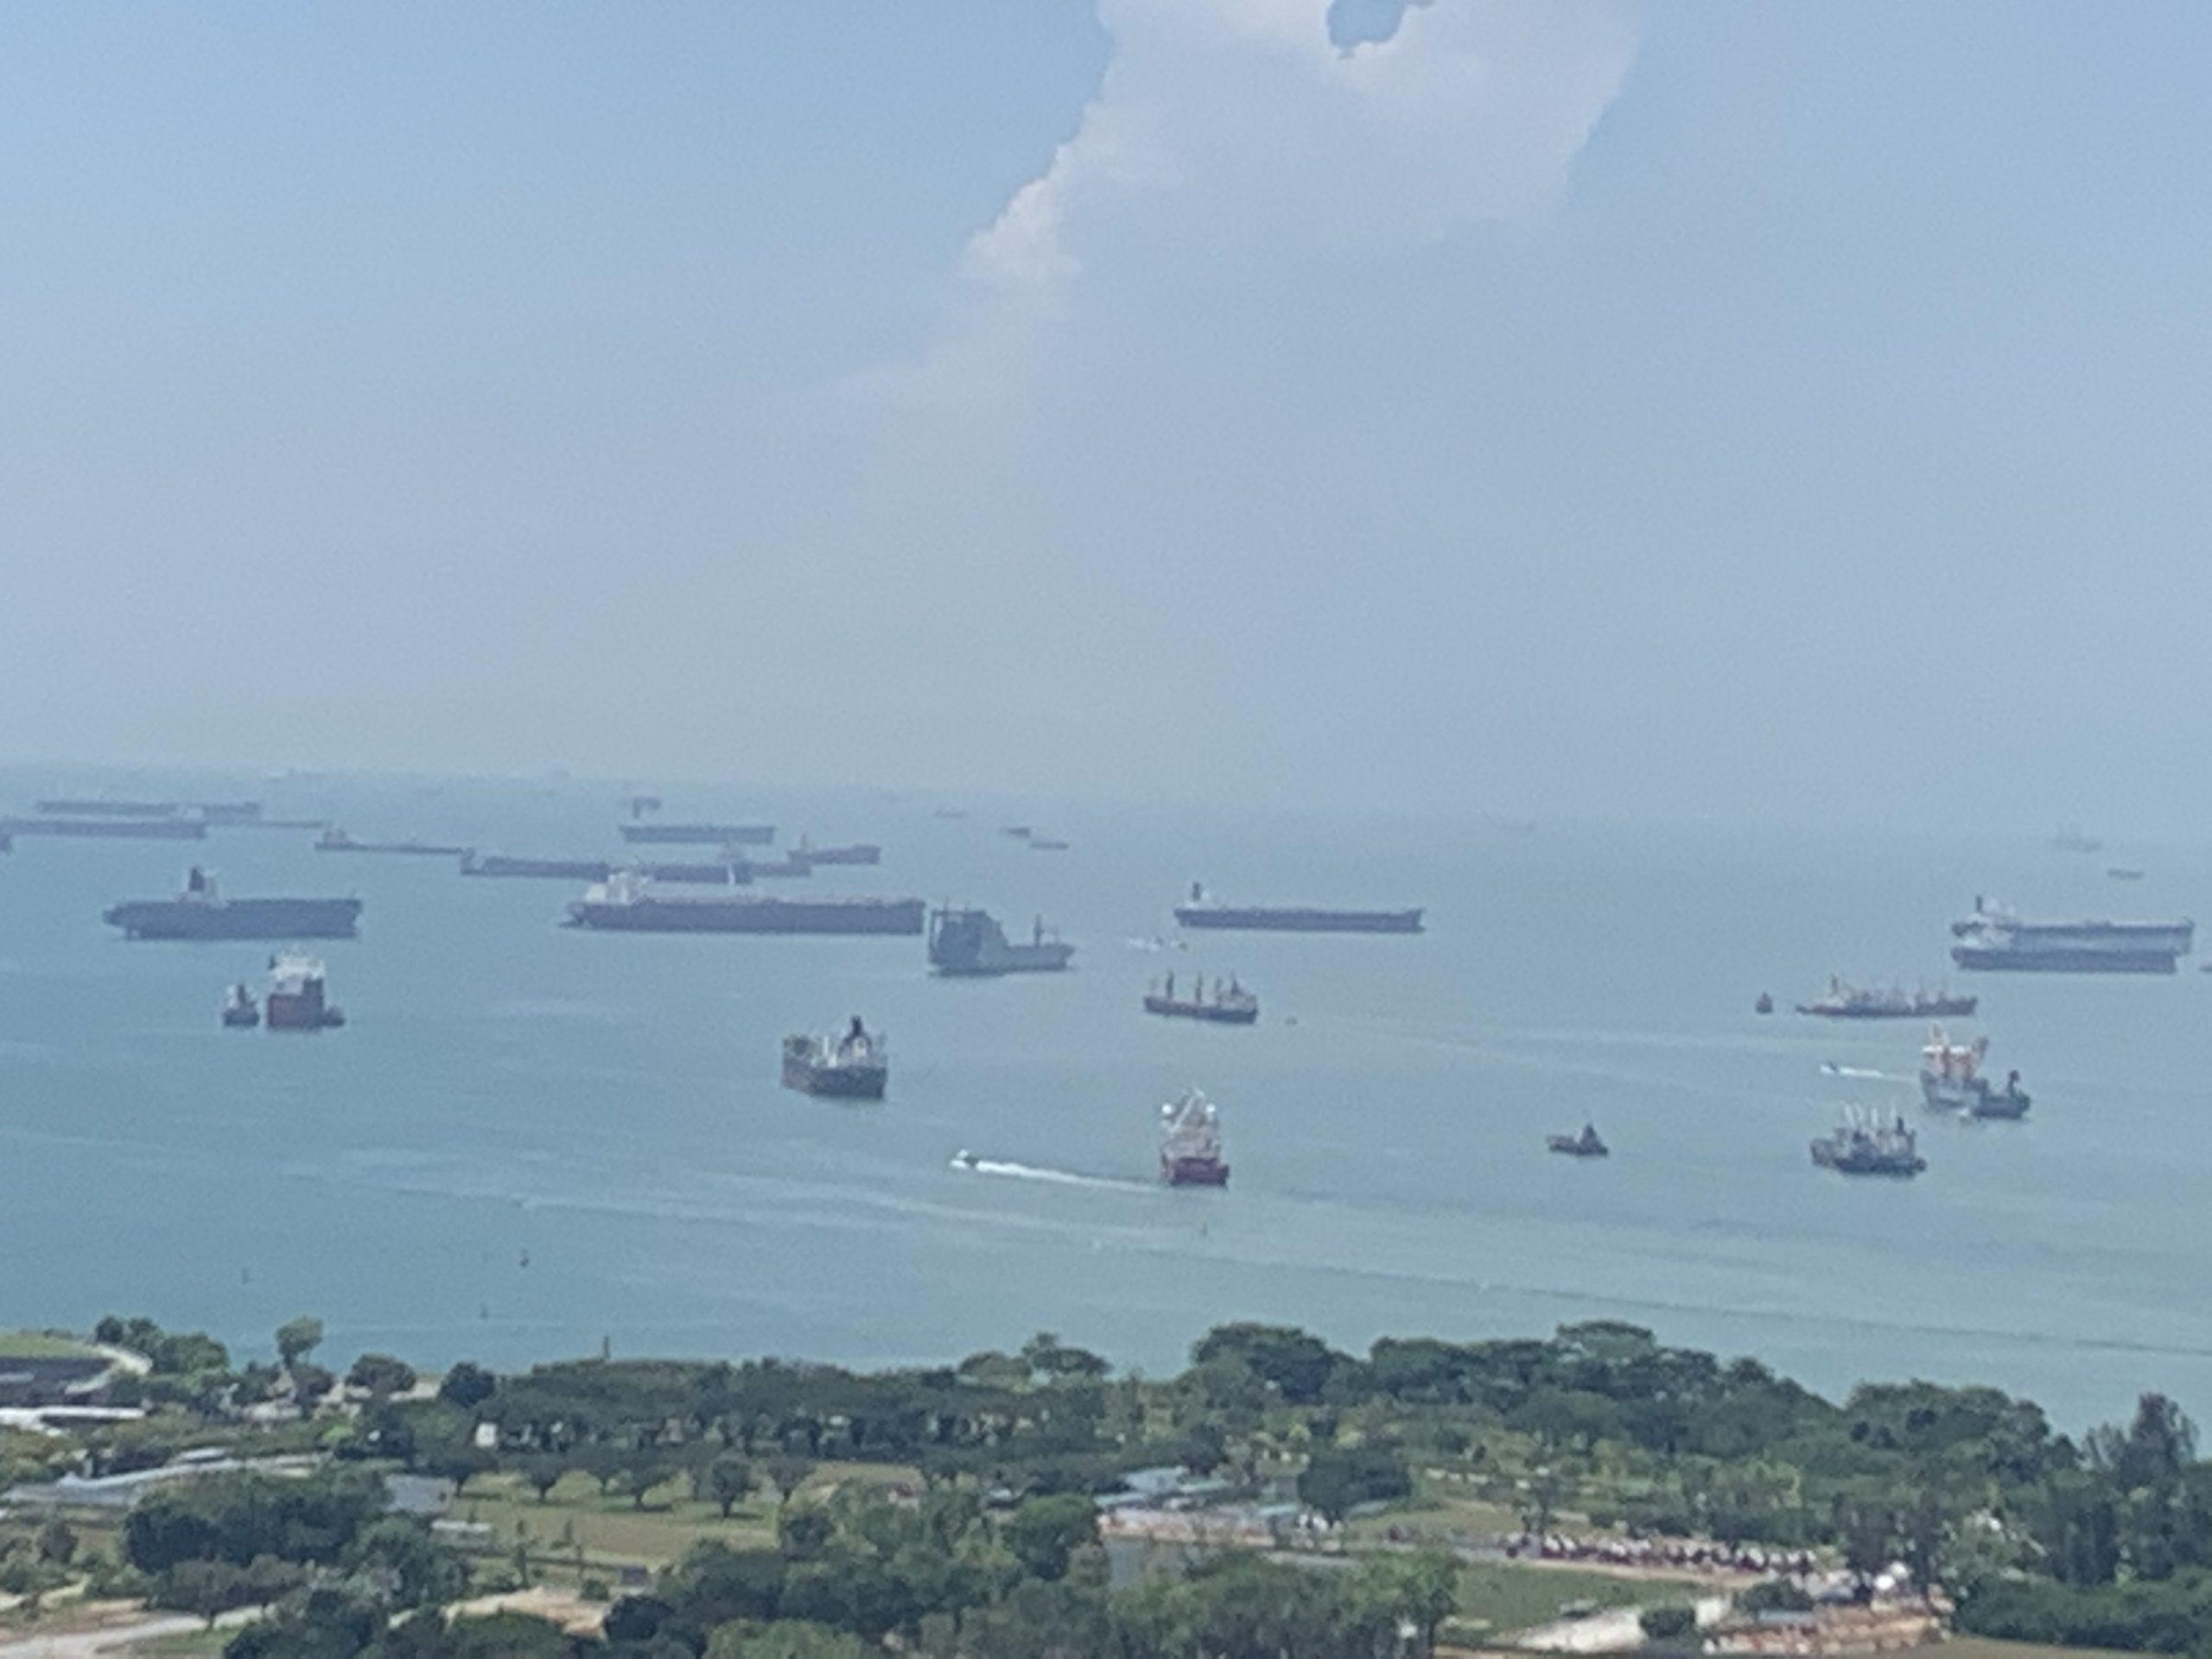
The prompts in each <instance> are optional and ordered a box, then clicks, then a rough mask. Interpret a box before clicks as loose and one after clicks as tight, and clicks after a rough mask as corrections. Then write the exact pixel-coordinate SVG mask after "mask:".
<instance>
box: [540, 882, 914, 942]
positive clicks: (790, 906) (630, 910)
mask: <svg viewBox="0 0 2212 1659" xmlns="http://www.w3.org/2000/svg"><path fill="white" fill-rule="evenodd" d="M927 908H928V907H927V906H925V905H924V904H923V902H922V901H921V900H920V899H781V898H774V897H771V896H769V895H768V894H766V893H753V892H750V891H748V890H747V889H744V888H737V887H733V888H729V889H727V890H725V891H722V892H720V893H715V892H692V893H666V892H663V891H662V890H661V889H660V888H659V887H658V886H657V885H656V884H655V883H654V882H653V881H652V879H651V878H650V877H645V876H639V875H635V874H632V873H631V872H629V871H627V870H618V871H616V872H615V873H614V874H612V875H610V876H608V877H607V880H604V881H601V882H598V883H595V884H594V886H592V887H588V888H587V889H586V890H585V892H584V895H583V897H582V898H581V899H575V900H574V901H572V902H571V903H570V904H569V926H571V927H588V928H596V929H603V930H610V931H619V932H632V933H902V934H910V935H912V934H918V933H919V932H921V931H922V923H923V918H924V917H925V914H926V912H927Z"/></svg>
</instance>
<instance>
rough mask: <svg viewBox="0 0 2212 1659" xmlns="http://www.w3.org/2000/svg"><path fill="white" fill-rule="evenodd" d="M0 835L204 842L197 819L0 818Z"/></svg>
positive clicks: (201, 823)
mask: <svg viewBox="0 0 2212 1659" xmlns="http://www.w3.org/2000/svg"><path fill="white" fill-rule="evenodd" d="M0 835H4V836H73V837H83V838H94V837H97V838H99V839H102V840H111V841H205V840H206V839H207V823H205V821H203V820H201V819H199V818H188V817H181V816H179V817H152V818H149V817H90V818H62V817H47V816H46V815H45V814H43V813H41V814H40V815H38V816H36V817H28V818H0Z"/></svg>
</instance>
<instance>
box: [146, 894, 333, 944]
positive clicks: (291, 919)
mask: <svg viewBox="0 0 2212 1659" xmlns="http://www.w3.org/2000/svg"><path fill="white" fill-rule="evenodd" d="M104 919H105V921H106V922H107V924H108V925H109V926H111V927H119V928H121V929H122V930H123V933H124V938H132V939H350V938H353V937H354V936H355V935H356V934H357V933H358V932H359V923H360V919H361V901H360V900H359V899H225V900H223V901H222V902H221V903H219V904H198V903H190V902H179V901H176V900H174V899H143V900H133V901H130V902H126V903H124V904H120V905H116V906H112V907H111V908H110V909H109V910H108V911H107V912H106V914H105V918H104Z"/></svg>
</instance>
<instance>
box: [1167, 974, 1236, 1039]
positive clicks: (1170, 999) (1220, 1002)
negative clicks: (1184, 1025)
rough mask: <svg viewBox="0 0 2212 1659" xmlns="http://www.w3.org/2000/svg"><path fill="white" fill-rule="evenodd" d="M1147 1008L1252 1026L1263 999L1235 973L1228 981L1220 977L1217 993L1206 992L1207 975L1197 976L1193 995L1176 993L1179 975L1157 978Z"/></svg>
mask: <svg viewBox="0 0 2212 1659" xmlns="http://www.w3.org/2000/svg"><path fill="white" fill-rule="evenodd" d="M1144 1011H1145V1012H1146V1013H1147V1014H1160V1015H1162V1016H1163V1017H1165V1018H1166V1019H1170V1020H1211V1022H1212V1023H1214V1024H1216V1025H1221V1026H1249V1025H1251V1024H1253V1023H1254V1022H1255V1021H1256V1020H1258V1019H1259V1017H1260V999H1259V998H1258V997H1256V996H1255V995H1252V993H1251V992H1249V991H1248V990H1246V989H1245V988H1243V986H1242V985H1240V984H1238V983H1237V982H1236V976H1235V975H1233V974H1232V975H1231V976H1230V978H1229V981H1228V982H1227V983H1226V984H1224V983H1223V982H1221V981H1220V980H1218V979H1217V980H1215V981H1214V982H1213V995H1211V997H1209V996H1208V995H1206V982H1205V979H1204V978H1203V977H1198V976H1193V983H1192V986H1191V992H1190V995H1187V996H1178V995H1175V976H1174V975H1173V974H1170V975H1168V976H1167V977H1166V980H1165V981H1154V983H1153V985H1152V987H1151V988H1150V989H1148V990H1147V991H1146V993H1145V998H1144Z"/></svg>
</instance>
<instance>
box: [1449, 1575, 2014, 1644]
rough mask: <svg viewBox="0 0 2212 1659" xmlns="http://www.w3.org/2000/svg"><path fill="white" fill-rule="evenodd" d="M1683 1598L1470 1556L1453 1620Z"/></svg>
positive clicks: (1494, 1627) (1656, 1586)
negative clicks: (1581, 1605) (1587, 1604)
mask: <svg viewBox="0 0 2212 1659" xmlns="http://www.w3.org/2000/svg"><path fill="white" fill-rule="evenodd" d="M1685 1599H1687V1596H1686V1592H1684V1590H1683V1588H1682V1586H1680V1585H1673V1584H1661V1583H1654V1582H1652V1581H1649V1580H1637V1579H1617V1578H1613V1577H1611V1576H1610V1575H1608V1574H1606V1573H1580V1572H1577V1571H1576V1570H1574V1569H1573V1567H1521V1566H1516V1565H1515V1564H1513V1563H1511V1562H1508V1561H1470V1562H1467V1563H1465V1565H1463V1566H1462V1567H1460V1569H1459V1620H1458V1622H1459V1624H1462V1625H1465V1626H1479V1627H1481V1628H1482V1629H1484V1630H1487V1631H1489V1632H1491V1633H1492V1634H1494V1635H1499V1636H1503V1635H1504V1634H1506V1633H1507V1632H1509V1631H1511V1630H1526V1629H1528V1628H1529V1626H1530V1625H1531V1624H1546V1623H1548V1622H1549V1621H1550V1620H1552V1619H1554V1618H1558V1617H1559V1616H1560V1608H1561V1607H1563V1606H1565V1605H1567V1603H1569V1602H1576V1601H1586V1602H1593V1603H1595V1604H1596V1605H1599V1606H1600V1607H1639V1606H1649V1605H1655V1604H1656V1603H1660V1602H1669V1601H1682V1600H1685ZM1943 1651H1944V1654H1945V1655H1946V1659H1950V1655H1951V1649H1948V1648H1946V1649H1944V1650H1943ZM1978 1659H1996V1656H1993V1655H1984V1656H1978Z"/></svg>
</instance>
